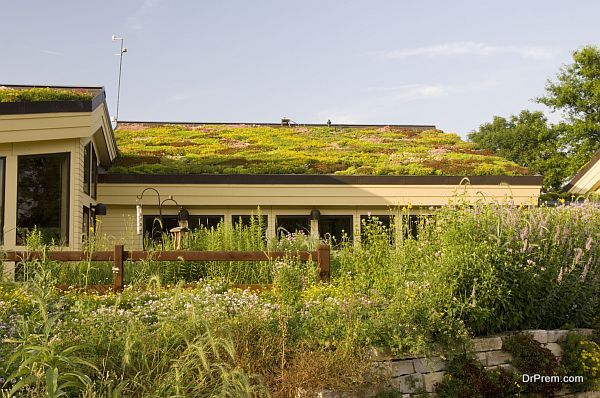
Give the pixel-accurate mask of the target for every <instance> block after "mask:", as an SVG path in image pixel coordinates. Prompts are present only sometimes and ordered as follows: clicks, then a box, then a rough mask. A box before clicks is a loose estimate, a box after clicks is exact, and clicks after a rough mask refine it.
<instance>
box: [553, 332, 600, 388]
mask: <svg viewBox="0 0 600 398" xmlns="http://www.w3.org/2000/svg"><path fill="white" fill-rule="evenodd" d="M561 346H562V349H563V355H562V358H561V361H560V365H561V367H562V368H563V371H564V374H565V375H568V376H583V382H581V383H577V382H572V383H570V385H571V389H572V390H573V391H597V390H599V389H600V346H599V345H598V344H597V343H595V342H593V341H591V340H586V339H585V338H584V337H583V336H580V335H577V334H573V333H571V334H569V335H568V336H567V339H566V340H565V341H564V342H563V343H562V344H561Z"/></svg>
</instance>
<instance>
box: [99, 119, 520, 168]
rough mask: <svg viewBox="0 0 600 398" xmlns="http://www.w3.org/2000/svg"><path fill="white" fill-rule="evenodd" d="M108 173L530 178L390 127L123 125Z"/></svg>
mask: <svg viewBox="0 0 600 398" xmlns="http://www.w3.org/2000/svg"><path fill="white" fill-rule="evenodd" d="M115 137H116V140H117V145H118V148H119V157H118V158H117V161H116V163H115V164H114V165H113V166H112V167H111V168H110V170H109V171H108V172H109V173H124V174H132V173H143V174H338V175H468V176H475V175H529V174H531V173H529V172H528V170H527V169H525V168H523V167H520V166H518V165H517V164H515V163H513V162H511V161H508V160H506V159H503V158H501V157H498V156H495V155H493V154H492V153H490V152H489V151H485V150H478V149H476V147H475V146H474V144H472V143H468V142H465V141H463V140H461V138H460V137H459V136H458V135H456V134H448V133H444V132H442V131H440V130H425V131H422V130H420V129H418V128H416V129H411V128H403V127H390V126H360V127H343V126H332V127H327V126H295V127H291V126H277V125H244V124H241V125H225V124H223V125H211V124H193V125H192V124H153V123H133V122H132V123H119V126H118V128H117V129H116V130H115Z"/></svg>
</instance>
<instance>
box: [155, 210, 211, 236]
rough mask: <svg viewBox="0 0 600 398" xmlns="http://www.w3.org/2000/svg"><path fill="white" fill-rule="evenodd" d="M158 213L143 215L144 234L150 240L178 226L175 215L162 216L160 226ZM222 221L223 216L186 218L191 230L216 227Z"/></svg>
mask: <svg viewBox="0 0 600 398" xmlns="http://www.w3.org/2000/svg"><path fill="white" fill-rule="evenodd" d="M159 220H160V216H159V215H147V216H144V236H147V237H149V238H150V239H152V240H155V241H157V240H160V238H161V236H162V234H163V233H167V234H168V233H169V231H170V230H171V229H172V228H175V227H178V226H179V220H178V218H177V216H176V215H166V216H162V228H161V223H160V222H159ZM221 222H223V216H219V215H215V216H212V215H211V216H192V215H190V218H189V220H188V228H189V229H191V230H194V229H198V228H208V229H211V228H216V227H217V225H219V223H221Z"/></svg>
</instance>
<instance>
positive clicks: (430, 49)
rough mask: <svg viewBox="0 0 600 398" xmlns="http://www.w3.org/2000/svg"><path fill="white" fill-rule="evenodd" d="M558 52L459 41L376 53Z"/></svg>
mask: <svg viewBox="0 0 600 398" xmlns="http://www.w3.org/2000/svg"><path fill="white" fill-rule="evenodd" d="M557 53H558V50H557V49H556V48H553V47H541V46H512V45H511V46H494V45H490V44H486V43H478V42H472V41H460V42H453V43H444V44H436V45H432V46H424V47H415V48H404V49H399V50H391V51H382V52H379V53H378V54H380V55H382V56H384V57H385V58H391V59H403V58H410V57H419V56H425V57H443V56H454V55H478V56H483V57H485V56H491V55H502V54H514V55H517V56H519V57H521V58H525V59H536V60H540V59H550V58H552V57H554V56H555V55H556V54H557Z"/></svg>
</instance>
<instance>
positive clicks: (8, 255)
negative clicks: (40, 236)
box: [1, 245, 330, 292]
mask: <svg viewBox="0 0 600 398" xmlns="http://www.w3.org/2000/svg"><path fill="white" fill-rule="evenodd" d="M45 255H46V256H47V258H48V259H50V260H54V261H64V262H72V261H106V262H113V263H114V265H113V274H114V280H113V290H114V291H117V292H120V291H122V290H123V287H124V282H123V277H124V273H125V267H124V263H125V261H134V262H135V261H144V260H154V261H272V260H278V259H284V258H294V259H298V260H300V261H315V262H316V263H317V264H318V266H319V281H322V282H328V281H329V278H330V271H329V256H330V248H329V246H328V245H320V246H319V248H318V249H317V250H315V251H270V252H262V251H192V250H190V251H187V250H173V251H156V252H148V251H129V250H125V248H124V246H123V245H116V246H115V249H114V251H112V252H111V251H97V252H93V253H87V252H81V251H56V252H48V253H46V254H45ZM43 257H44V253H43V252H39V251H7V252H5V253H4V256H2V258H1V260H2V261H14V262H23V261H32V260H40V259H42V258H43Z"/></svg>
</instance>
